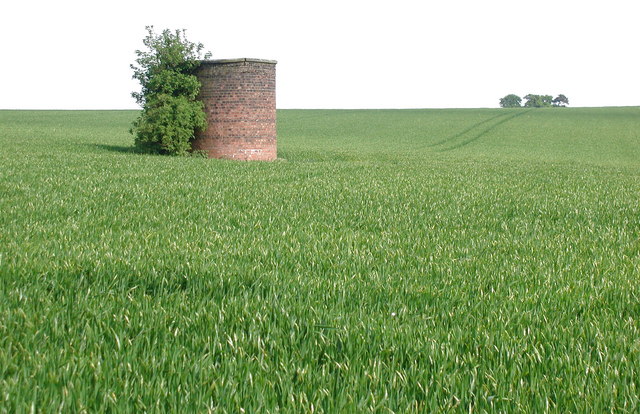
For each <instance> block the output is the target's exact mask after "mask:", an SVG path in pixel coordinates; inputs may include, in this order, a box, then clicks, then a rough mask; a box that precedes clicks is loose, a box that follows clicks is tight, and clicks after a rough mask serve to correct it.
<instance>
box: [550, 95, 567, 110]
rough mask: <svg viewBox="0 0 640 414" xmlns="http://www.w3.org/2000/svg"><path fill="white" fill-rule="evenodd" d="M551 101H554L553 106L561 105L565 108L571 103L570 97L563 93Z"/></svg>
mask: <svg viewBox="0 0 640 414" xmlns="http://www.w3.org/2000/svg"><path fill="white" fill-rule="evenodd" d="M551 102H552V103H553V106H559V107H563V108H564V107H565V106H567V105H569V98H567V97H566V96H564V95H563V94H560V95H558V96H556V97H555V98H554V99H553V101H551Z"/></svg>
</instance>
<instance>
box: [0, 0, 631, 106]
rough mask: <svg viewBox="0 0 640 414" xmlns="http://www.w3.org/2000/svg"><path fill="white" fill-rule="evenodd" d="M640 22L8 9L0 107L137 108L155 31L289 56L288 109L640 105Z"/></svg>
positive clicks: (439, 5) (204, 5)
mask: <svg viewBox="0 0 640 414" xmlns="http://www.w3.org/2000/svg"><path fill="white" fill-rule="evenodd" d="M639 19H640V1H638V0H602V1H591V0H536V1H520V0H483V1H478V0H475V1H471V0H440V1H429V0H423V1H411V0H385V1H377V0H362V1H361V0H322V1H319V0H318V1H315V2H310V1H304V0H297V1H294V0H207V1H193V0H178V1H175V0H174V1H164V0H141V1H136V0H128V1H123V0H111V1H103V2H92V1H90V0H83V1H76V0H57V1H56V0H17V1H5V2H4V3H3V5H2V7H1V8H0V56H1V60H0V109H128V108H137V106H136V104H135V102H134V100H133V98H131V96H130V93H131V91H133V90H137V89H138V85H137V83H136V82H135V81H134V80H132V79H131V75H132V71H131V69H130V68H129V65H130V64H131V63H133V62H134V60H135V57H136V56H135V50H136V49H140V48H142V47H143V45H142V39H143V38H144V37H145V35H146V31H145V26H146V25H154V26H155V28H156V31H157V32H159V31H161V30H162V29H164V28H169V29H178V28H184V29H187V38H188V39H189V40H191V41H192V42H202V43H204V45H205V46H206V48H207V49H208V50H211V51H212V52H213V58H214V59H215V58H218V59H223V58H237V57H253V58H262V59H275V60H277V61H278V65H277V100H278V102H277V106H278V108H454V107H497V106H498V101H499V98H501V97H503V96H504V95H507V94H509V93H515V94H517V95H520V96H524V95H525V94H527V93H535V94H549V95H554V96H556V95H557V94H560V93H563V94H565V95H566V96H567V97H568V98H569V101H570V103H571V106H574V107H575V106H627V105H640V47H639V45H640V23H638V22H639V21H640V20H639Z"/></svg>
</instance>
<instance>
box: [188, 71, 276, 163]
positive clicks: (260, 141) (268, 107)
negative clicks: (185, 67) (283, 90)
mask: <svg viewBox="0 0 640 414" xmlns="http://www.w3.org/2000/svg"><path fill="white" fill-rule="evenodd" d="M196 76H197V77H198V79H199V80H200V82H201V83H202V88H201V89H200V95H199V99H201V100H202V101H203V102H204V109H205V112H206V114H207V123H208V126H207V129H206V130H205V131H203V132H200V133H197V134H196V139H195V140H194V142H193V145H192V147H193V149H194V150H204V151H206V152H207V153H208V154H209V158H229V159H234V160H261V161H272V160H275V159H276V157H277V146H276V62H275V61H273V60H259V59H246V58H244V59H228V60H205V61H203V62H202V63H201V65H200V67H199V68H198V69H197V70H196Z"/></svg>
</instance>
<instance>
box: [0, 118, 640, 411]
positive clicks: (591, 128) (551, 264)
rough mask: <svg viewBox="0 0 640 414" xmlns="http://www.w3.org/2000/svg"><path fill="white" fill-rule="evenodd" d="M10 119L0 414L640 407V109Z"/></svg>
mask: <svg viewBox="0 0 640 414" xmlns="http://www.w3.org/2000/svg"><path fill="white" fill-rule="evenodd" d="M136 114H137V113H136V112H133V111H111V112H109V111H105V112H100V111H87V112H82V111H69V112H65V111H59V112H56V111H26V112H22V111H0V197H1V198H0V211H1V215H0V413H20V412H73V413H76V412H83V411H84V412H207V411H210V412H220V413H239V412H245V413H259V412H271V413H275V412H292V413H302V412H309V413H311V412H325V413H335V412H376V413H378V412H379V413H390V412H395V413H405V412H440V411H447V412H478V413H481V412H532V413H539V412H615V413H637V412H638V411H640V196H639V195H640V108H638V107H627V108H593V109H587V108H555V109H533V110H526V109H515V110H507V109H474V110H472V109H468V110H467V109H459V110H367V111H330V110H283V111H279V112H278V140H279V157H280V158H281V160H279V161H276V162H272V163H261V162H255V163H247V162H233V161H223V160H205V159H198V158H171V157H162V156H149V155H141V154H137V153H135V152H134V151H132V145H133V144H132V142H133V139H132V137H131V136H130V135H129V134H128V128H129V126H130V123H131V121H132V120H133V119H134V117H135V116H136Z"/></svg>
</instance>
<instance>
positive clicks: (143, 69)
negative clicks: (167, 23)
mask: <svg viewBox="0 0 640 414" xmlns="http://www.w3.org/2000/svg"><path fill="white" fill-rule="evenodd" d="M146 29H147V36H146V37H145V39H144V40H143V43H144V45H145V46H146V50H142V51H141V50H137V51H136V55H137V56H138V58H137V59H136V65H131V68H132V69H133V71H134V74H133V78H134V79H137V80H138V81H139V82H140V85H141V86H142V89H141V91H140V92H133V93H132V94H131V95H132V96H133V97H134V98H135V99H136V102H138V104H140V105H141V106H142V112H141V114H140V116H139V117H138V118H137V119H136V120H135V121H134V122H133V125H132V127H131V133H132V134H133V135H134V137H135V145H136V147H138V148H139V149H141V150H143V151H145V152H150V153H158V154H170V155H188V154H190V151H191V142H192V141H193V139H194V135H195V132H196V130H203V129H204V128H206V126H207V122H206V116H205V113H204V104H203V103H202V102H200V101H199V100H197V96H198V93H199V92H200V86H201V85H200V82H199V81H198V78H197V77H196V76H195V75H194V74H193V71H194V69H195V68H196V67H197V66H198V64H199V62H200V60H201V59H202V58H203V56H202V51H203V49H204V46H203V45H202V44H201V43H192V42H189V41H188V40H187V39H186V37H185V30H175V31H174V32H172V31H170V30H168V29H165V30H163V31H162V33H160V34H156V33H155V32H154V29H153V26H148V27H147V28H146ZM209 57H210V53H205V54H204V58H205V59H207V58H209Z"/></svg>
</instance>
